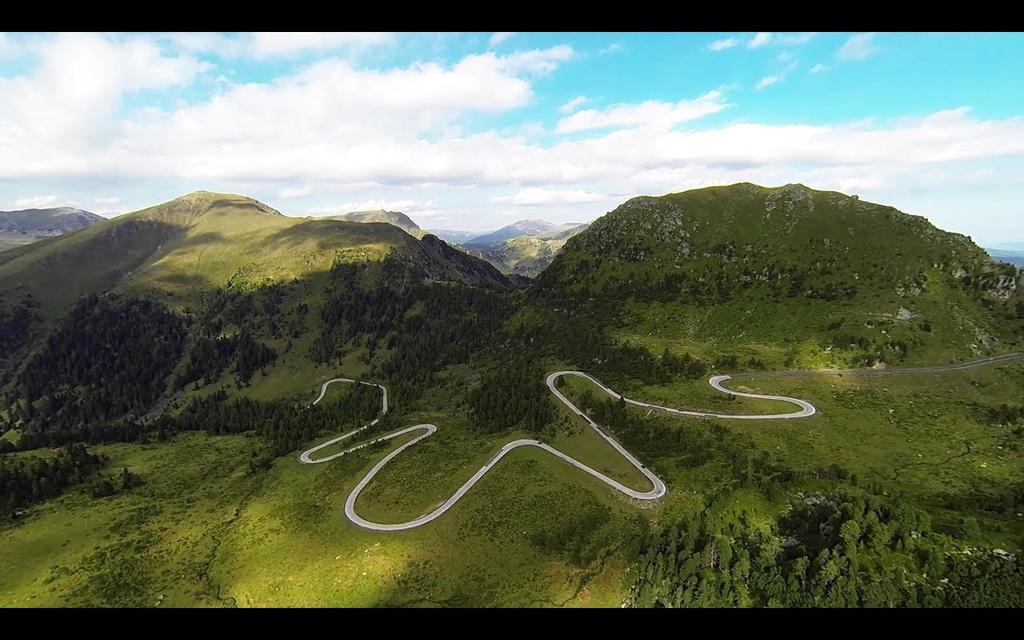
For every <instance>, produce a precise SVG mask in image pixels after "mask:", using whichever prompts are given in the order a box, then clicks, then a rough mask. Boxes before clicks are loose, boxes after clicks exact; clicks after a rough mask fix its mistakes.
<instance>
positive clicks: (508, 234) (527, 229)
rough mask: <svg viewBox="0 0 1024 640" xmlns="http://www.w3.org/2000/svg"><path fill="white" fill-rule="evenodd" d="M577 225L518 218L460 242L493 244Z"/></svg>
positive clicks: (576, 225)
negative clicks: (489, 231)
mask: <svg viewBox="0 0 1024 640" xmlns="http://www.w3.org/2000/svg"><path fill="white" fill-rule="evenodd" d="M578 226H579V223H578V222H570V223H568V224H554V223H551V222H548V221H546V220H519V221H518V222H513V223H512V224H510V225H508V226H505V227H502V228H500V229H498V230H497V231H492V232H491V233H487V234H484V235H479V236H476V237H474V238H470V239H469V240H466V241H465V242H463V243H462V244H466V245H494V244H498V243H501V242H504V241H506V240H511V239H513V238H522V237H523V236H529V237H540V236H543V235H545V234H550V233H559V232H563V231H567V230H569V229H573V228H575V227H578Z"/></svg>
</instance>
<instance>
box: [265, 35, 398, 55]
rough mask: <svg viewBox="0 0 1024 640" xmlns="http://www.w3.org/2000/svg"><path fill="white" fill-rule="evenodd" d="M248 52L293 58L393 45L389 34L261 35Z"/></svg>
mask: <svg viewBox="0 0 1024 640" xmlns="http://www.w3.org/2000/svg"><path fill="white" fill-rule="evenodd" d="M250 37H251V41H250V43H249V46H248V49H249V51H250V53H251V55H252V56H254V57H256V58H272V57H278V56H284V57H287V56H293V55H297V54H300V53H306V52H309V51H330V50H332V49H338V48H341V47H346V46H356V47H360V46H373V45H381V44H388V43H390V42H391V41H392V35H391V34H389V33H371V32H362V31H357V32H353V33H341V32H335V33H328V32H321V33H313V32H302V31H300V32H293V33H288V32H258V33H253V34H252V35H251V36H250Z"/></svg>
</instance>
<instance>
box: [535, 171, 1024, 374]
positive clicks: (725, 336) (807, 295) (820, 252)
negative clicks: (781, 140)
mask: <svg viewBox="0 0 1024 640" xmlns="http://www.w3.org/2000/svg"><path fill="white" fill-rule="evenodd" d="M1020 284H1021V275H1020V273H1019V272H1018V271H1017V270H1016V269H1015V268H1014V267H1012V266H1010V265H998V264H993V263H992V260H991V259H990V258H989V256H988V255H987V254H986V253H985V252H984V251H983V250H982V249H981V248H979V247H978V246H976V245H975V244H974V243H972V242H971V241H970V239H969V238H967V237H965V236H962V235H959V234H955V233H948V232H945V231H942V230H940V229H937V228H935V227H934V226H932V225H931V224H930V223H929V222H928V221H927V220H926V219H925V218H922V217H919V216H912V215H907V214H904V213H901V212H899V211H897V210H896V209H894V208H892V207H887V206H884V205H878V204H871V203H867V202H862V201H860V200H858V199H857V198H856V197H850V196H846V195H843V194H841V193H835V192H825V191H815V190H811V189H808V188H806V187H804V186H802V185H786V186H784V187H779V188H765V187H760V186H756V185H753V184H749V183H743V184H736V185H731V186H725V187H712V188H707V189H698V190H694V191H687V192H683V193H676V194H669V195H666V196H662V197H638V198H634V199H632V200H630V201H628V202H626V203H624V204H623V205H621V206H620V207H618V208H617V209H615V210H614V211H612V212H611V213H609V214H607V215H605V216H604V217H602V218H600V219H599V220H597V221H595V222H594V223H593V224H592V225H591V226H590V228H589V229H587V230H586V231H584V232H583V233H580V234H578V235H576V236H574V237H573V238H571V239H569V240H568V241H567V242H566V244H565V247H564V249H563V250H562V252H561V253H560V254H559V255H558V256H557V257H556V258H555V260H554V261H553V262H552V264H551V266H550V267H549V268H548V269H546V270H545V271H544V272H543V273H542V274H541V276H540V278H539V280H538V284H537V297H538V299H545V300H550V301H551V302H552V306H553V307H554V306H556V303H557V306H558V308H559V309H560V310H561V313H573V312H575V310H585V311H587V312H588V313H601V314H603V315H604V317H606V318H612V319H613V320H611V321H610V322H611V325H609V326H614V332H615V333H616V335H618V336H619V337H621V338H633V339H636V340H638V341H640V342H642V343H646V344H647V345H648V346H649V347H652V348H656V349H658V350H659V351H660V348H661V347H663V346H665V345H667V344H670V343H674V344H677V345H678V344H683V345H686V344H693V345H705V346H710V347H712V348H714V349H716V350H718V351H723V350H726V349H739V350H740V351H741V352H743V350H744V349H745V348H746V349H748V350H750V351H752V352H753V353H756V354H763V355H765V356H767V357H769V358H770V359H771V360H772V361H774V363H775V364H776V365H777V366H782V365H783V364H785V365H786V366H793V365H794V364H798V363H800V364H803V365H806V366H825V365H829V364H858V363H859V364H868V365H869V364H872V363H877V362H879V361H881V362H884V363H898V362H904V361H906V362H912V361H913V362H918V361H935V360H944V359H951V358H962V357H968V356H972V355H978V354H987V353H993V352H997V351H1002V350H1009V349H1012V348H1015V347H1019V346H1020V345H1021V322H1020V319H1021V317H1024V305H1021V304H1020V301H1021V300H1022V299H1024V298H1022V296H1021V293H1020ZM563 301H564V302H565V303H564V304H563Z"/></svg>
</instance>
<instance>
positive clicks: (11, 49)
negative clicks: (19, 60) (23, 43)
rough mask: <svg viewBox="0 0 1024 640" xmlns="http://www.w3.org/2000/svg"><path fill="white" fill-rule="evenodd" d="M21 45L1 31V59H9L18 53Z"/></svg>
mask: <svg viewBox="0 0 1024 640" xmlns="http://www.w3.org/2000/svg"><path fill="white" fill-rule="evenodd" d="M18 52H19V47H18V46H17V45H16V44H15V43H14V40H13V39H12V38H11V37H10V36H8V35H7V34H6V33H4V32H2V31H0V60H7V59H10V58H14V57H15V56H17V55H18Z"/></svg>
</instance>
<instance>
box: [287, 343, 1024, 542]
mask: <svg viewBox="0 0 1024 640" xmlns="http://www.w3.org/2000/svg"><path fill="white" fill-rule="evenodd" d="M1020 359H1024V353H1011V354H1006V355H1002V356H992V357H989V358H982V359H981V360H975V361H973V362H965V363H961V364H953V365H946V366H939V367H920V368H913V369H883V370H877V369H853V370H843V371H839V370H817V371H788V372H775V373H771V372H765V373H754V374H749V373H743V374H733V375H731V376H729V375H719V376H713V377H712V378H711V379H710V380H708V383H709V384H710V385H711V386H712V387H713V388H715V389H716V390H718V391H721V392H722V393H728V394H732V395H736V396H742V397H745V398H755V399H758V400H778V401H781V402H788V403H790V404H792V405H794V406H795V407H797V410H796V411H792V412H790V413H777V414H763V415H751V414H729V413H711V412H705V411H690V410H686V409H676V408H674V407H665V406H661V405H657V404H652V403H649V402H641V401H639V400H632V399H630V398H626V397H624V396H622V395H621V394H619V393H617V392H616V391H614V390H613V389H611V388H609V387H607V386H605V385H604V384H603V383H602V382H601V381H600V380H598V379H597V378H594V377H593V376H591V375H590V374H588V373H584V372H583V371H556V372H555V373H552V374H550V375H549V376H548V377H547V386H548V389H549V390H550V391H551V393H553V394H554V395H555V397H556V398H558V400H559V401H560V402H562V404H564V405H565V406H566V407H568V409H569V410H570V411H571V412H573V413H574V414H576V415H577V416H579V417H581V418H582V419H583V420H584V421H585V422H586V423H587V424H588V425H590V427H591V428H592V429H594V431H596V432H597V434H598V435H599V436H600V437H601V438H603V439H604V440H605V442H607V443H608V444H609V445H611V447H612V448H613V449H615V450H616V451H618V452H619V453H620V454H621V455H622V457H624V458H625V459H626V460H628V461H629V463H630V464H632V465H633V466H634V467H636V469H637V470H638V471H639V472H640V473H641V474H643V476H644V477H645V478H647V480H648V481H650V483H651V488H650V489H649V490H647V491H639V490H636V489H631V488H630V487H627V486H625V485H624V484H622V483H621V482H619V481H617V480H614V479H612V478H609V477H608V476H606V475H604V474H603V473H601V472H600V471H597V470H596V469H593V468H592V467H589V466H587V465H586V464H583V463H582V462H580V461H579V460H576V459H575V458H573V457H572V456H569V455H568V454H566V453H564V452H562V451H559V450H558V449H555V448H554V447H552V446H550V445H548V444H545V443H543V442H541V441H539V440H533V439H528V438H524V439H520V440H513V441H512V442H509V443H507V444H505V445H504V446H502V447H501V449H499V450H498V452H497V453H496V454H494V456H493V457H492V458H491V459H490V460H489V461H488V462H487V464H485V465H484V466H482V467H480V469H478V470H477V472H476V473H474V474H473V476H472V477H471V478H469V480H467V481H466V482H465V483H463V485H462V486H461V487H459V489H458V490H457V491H456V492H455V493H453V494H452V496H451V497H450V498H448V499H447V500H445V501H444V502H443V503H441V505H440V506H439V507H437V508H436V509H434V510H433V511H431V512H430V513H428V514H426V515H423V516H420V517H418V518H416V519H415V520H410V521H408V522H401V523H396V524H382V523H379V522H370V521H369V520H366V519H365V518H363V517H362V516H360V515H359V514H358V513H356V500H357V499H358V498H359V494H360V493H362V491H363V489H365V488H366V486H367V485H368V484H369V483H370V482H371V481H372V480H373V478H374V477H376V475H377V474H378V473H379V472H380V470H381V469H383V468H384V467H385V466H386V465H387V464H388V463H389V462H390V461H391V460H393V459H394V458H395V457H396V456H399V455H401V453H402V452H403V451H405V450H406V449H408V448H409V447H412V446H414V445H416V444H417V443H419V442H420V441H422V440H424V439H426V438H429V437H430V436H432V435H433V434H434V433H435V432H436V431H437V427H436V426H435V425H432V424H418V425H415V426H412V427H406V428H404V429H399V430H398V431H395V432H393V433H389V434H387V435H384V436H381V437H379V438H375V439H373V440H370V441H368V442H364V443H361V444H358V445H355V446H353V447H349V448H348V449H345V450H344V451H340V452H338V453H335V454H332V455H329V456H326V457H324V458H318V459H315V460H314V459H313V458H312V455H313V454H314V453H316V452H317V451H320V450H322V449H325V448H327V447H330V446H331V445H334V444H337V443H338V442H341V441H342V440H345V439H347V438H351V437H352V436H354V435H356V434H357V433H360V432H361V431H363V430H365V429H368V428H370V427H372V426H374V425H376V424H378V423H379V422H380V416H383V415H385V414H386V413H387V412H388V390H387V388H386V387H384V386H383V385H379V384H374V383H370V382H361V381H358V380H352V379H351V378H334V379H332V380H328V381H327V382H325V383H323V385H321V387H320V395H318V396H317V398H316V400H314V401H313V403H312V404H313V405H315V404H317V403H319V402H320V401H321V400H323V398H324V396H325V395H326V393H327V388H328V387H329V386H330V385H331V384H334V383H336V382H347V383H352V384H365V385H369V386H373V387H377V388H378V389H380V390H381V409H380V416H378V417H377V418H374V419H373V420H372V421H371V422H369V423H368V424H366V425H364V426H362V427H359V428H358V429H355V430H353V431H350V432H348V433H344V434H342V435H340V436H337V437H335V438H332V439H330V440H328V441H327V442H324V443H322V444H319V445H317V446H315V447H313V448H311V449H308V450H306V451H303V452H302V453H301V454H300V455H299V462H302V463H303V464H320V463H322V462H327V461H329V460H334V459H335V458H339V457H341V456H344V455H347V454H349V453H352V452H354V451H358V450H360V449H363V448H365V447H368V446H370V445H372V444H376V443H378V442H383V441H386V440H391V439H393V438H398V437H401V436H404V435H406V434H411V433H415V432H417V431H422V433H420V434H419V435H417V436H416V437H415V438H413V439H412V440H409V441H408V442H406V443H405V444H403V445H401V446H400V447H398V448H397V449H395V450H394V451H392V452H391V453H389V454H387V455H386V456H384V458H383V459H381V461H380V462H378V463H377V464H375V465H374V466H373V468H372V469H370V471H369V472H367V473H366V475H364V476H363V478H362V479H361V480H360V481H359V483H358V484H356V486H355V488H354V489H352V492H351V493H349V495H348V498H347V499H346V500H345V517H346V518H348V519H349V520H351V521H352V522H353V523H355V524H356V525H358V526H360V527H363V528H364V529H370V530H373V531H403V530H405V529H414V528H416V527H421V526H423V525H425V524H427V523H428V522H431V521H432V520H436V519H437V518H439V517H440V516H441V515H443V514H444V513H445V512H446V511H448V510H449V509H451V508H452V507H453V506H454V505H455V503H457V502H458V501H459V500H461V499H462V497H463V496H464V495H466V493H468V492H469V490H470V489H472V488H473V486H474V485H475V484H476V483H477V482H479V481H480V479H481V478H483V477H484V476H485V475H487V473H488V472H489V471H490V470H491V469H492V468H493V467H494V465H496V464H498V462H499V461H500V460H501V459H502V458H504V457H505V456H506V455H508V453H509V452H511V451H513V450H515V449H518V448H519V447H537V448H539V449H543V450H544V451H547V452H548V453H550V454H551V455H553V456H555V457H556V458H558V459H560V460H562V461H563V462H565V463H567V464H570V465H572V466H574V467H576V468H577V469H579V470H580V471H582V472H584V473H586V474H588V475H590V476H592V477H594V478H596V479H598V480H600V481H601V482H603V483H605V484H607V485H608V486H610V487H612V488H613V489H615V490H616V491H618V492H620V493H622V494H623V495H626V496H629V497H630V498H634V499H636V500H657V499H658V498H660V497H662V496H663V495H665V493H666V491H667V489H666V487H665V483H664V482H662V481H661V479H660V478H658V476H656V475H655V474H654V473H653V472H652V471H651V470H650V469H648V468H647V467H646V466H644V465H643V464H641V462H640V461H639V460H637V459H636V457H635V456H633V454H631V453H630V452H629V451H627V450H626V449H625V447H623V446H622V445H621V444H619V442H618V441H617V440H615V438H613V437H612V436H611V435H609V434H607V433H605V432H604V431H603V430H602V429H601V428H600V427H599V426H598V424H597V423H596V422H594V420H593V419H591V417H590V416H588V415H587V414H586V413H585V412H584V411H582V410H580V408H579V407H577V406H576V405H575V404H573V402H572V401H571V400H569V398H567V397H566V396H565V395H564V394H563V393H562V392H561V391H559V389H558V386H557V382H558V380H559V379H560V378H562V377H564V376H577V377H580V378H584V379H586V380H589V381H590V382H591V383H593V384H594V385H595V386H597V387H598V388H600V389H601V390H602V391H604V392H605V393H606V394H608V395H609V396H611V397H612V398H614V399H616V400H619V399H622V400H623V401H624V402H626V403H628V404H632V405H634V406H638V407H644V408H648V409H652V410H656V411H664V412H667V413H671V414H675V415H683V416H696V417H701V418H722V419H729V420H788V419H794V418H809V417H811V416H813V415H815V414H816V413H817V409H815V407H814V405H813V404H811V403H810V402H807V401H806V400H801V399H799V398H790V397H787V396H775V395H768V394H759V393H744V392H739V391H732V390H730V389H728V388H726V387H725V386H723V384H724V383H725V382H726V381H728V380H730V379H739V378H743V379H748V378H754V377H758V378H760V377H767V376H771V375H808V374H864V375H871V374H874V375H881V374H889V375H891V374H896V373H938V372H943V371H954V370H958V369H972V368H974V367H980V366H985V365H991V364H1000V363H1003V362H1009V361H1012V360H1020Z"/></svg>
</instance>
